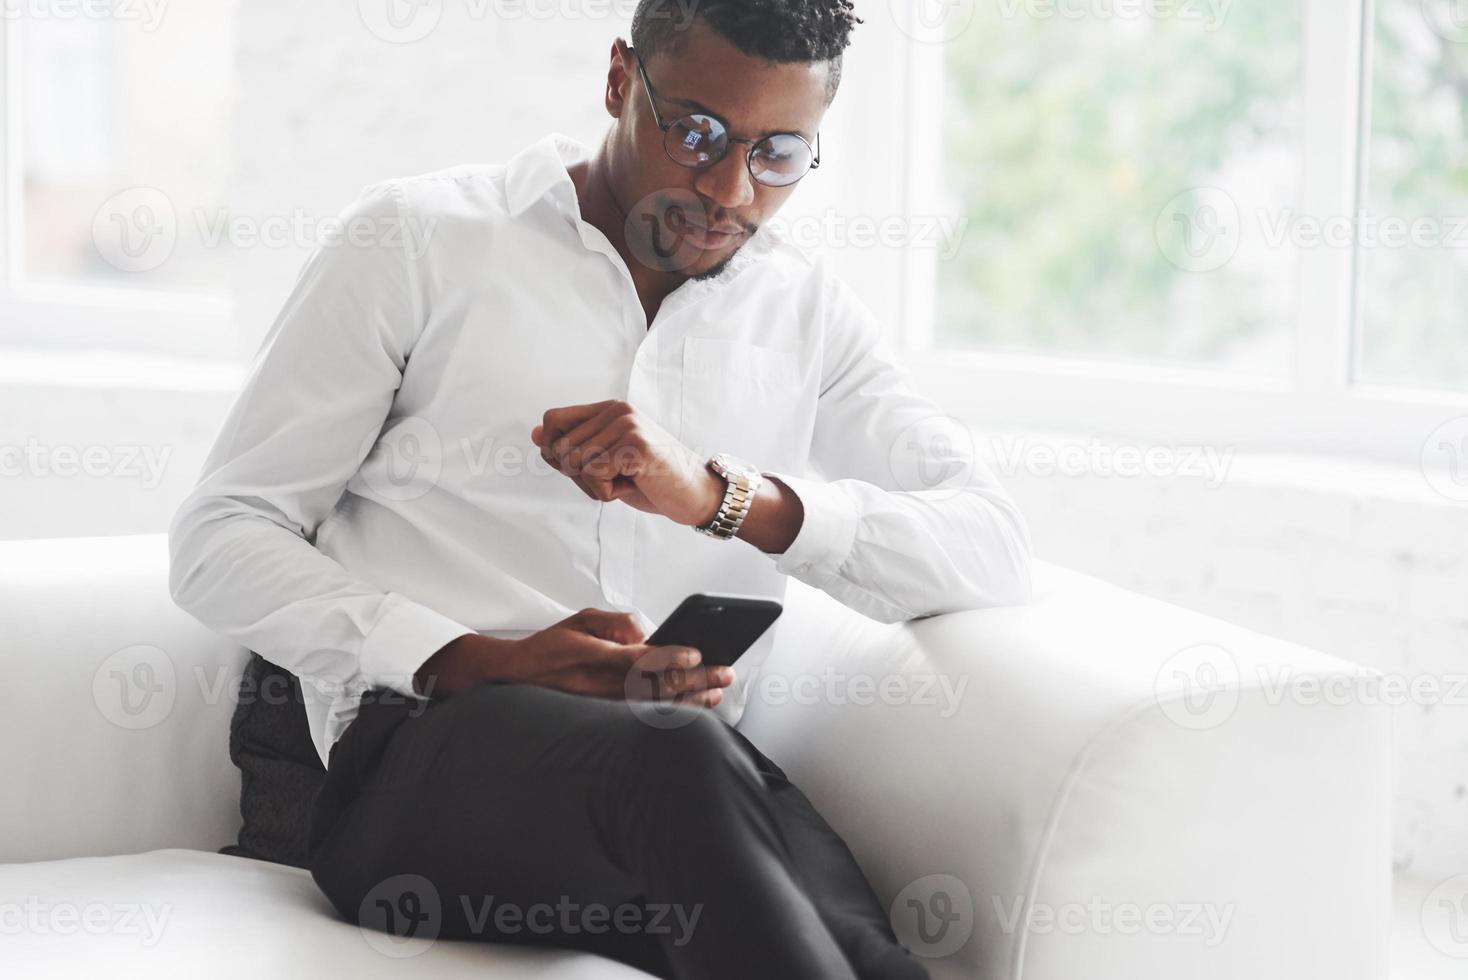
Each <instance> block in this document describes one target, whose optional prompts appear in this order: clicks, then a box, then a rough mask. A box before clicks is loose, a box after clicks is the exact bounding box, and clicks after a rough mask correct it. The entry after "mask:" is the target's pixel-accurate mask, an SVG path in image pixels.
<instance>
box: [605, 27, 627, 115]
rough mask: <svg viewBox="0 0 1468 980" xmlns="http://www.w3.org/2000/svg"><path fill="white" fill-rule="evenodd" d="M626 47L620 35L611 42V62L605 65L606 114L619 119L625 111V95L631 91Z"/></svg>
mask: <svg viewBox="0 0 1468 980" xmlns="http://www.w3.org/2000/svg"><path fill="white" fill-rule="evenodd" d="M627 51H628V48H627V47H626V42H625V41H623V40H622V39H621V38H620V37H619V38H617V39H616V40H614V41H613V42H612V63H611V64H610V65H609V66H608V67H607V90H606V106H607V115H609V116H611V117H612V118H613V119H621V118H622V113H624V112H626V111H627V97H628V93H629V92H630V91H631V88H630V83H631V82H632V73H631V71H629V70H628V68H627V58H628V54H627Z"/></svg>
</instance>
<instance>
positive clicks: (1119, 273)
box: [896, 0, 1468, 466]
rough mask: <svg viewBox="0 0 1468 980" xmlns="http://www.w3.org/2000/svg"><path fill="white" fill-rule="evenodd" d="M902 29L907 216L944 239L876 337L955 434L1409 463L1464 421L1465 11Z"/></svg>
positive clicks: (1250, 4)
mask: <svg viewBox="0 0 1468 980" xmlns="http://www.w3.org/2000/svg"><path fill="white" fill-rule="evenodd" d="M934 10H937V13H938V14H941V15H942V16H937V14H934ZM929 13H930V14H932V15H933V16H930V17H927V18H922V17H920V18H917V19H916V20H917V21H918V22H920V25H919V26H920V27H921V28H922V29H921V30H915V29H914V28H913V25H912V24H907V25H904V26H903V28H902V31H901V32H900V33H903V34H905V35H906V36H903V37H900V38H897V39H896V40H897V42H898V43H899V44H900V46H901V47H902V49H903V50H904V51H905V52H906V60H905V71H906V75H907V82H908V84H907V85H906V89H905V90H906V92H907V98H906V102H905V105H904V109H905V112H906V113H907V118H908V120H909V121H908V141H907V142H908V144H909V145H913V144H919V143H925V144H926V145H929V146H931V147H932V150H933V151H932V152H931V153H928V154H926V156H931V157H932V158H933V159H932V160H928V159H926V156H925V155H924V154H922V153H915V154H913V155H912V156H911V157H910V158H909V160H908V162H907V164H906V167H905V173H906V178H905V186H906V195H907V196H906V200H907V201H908V207H909V208H910V210H912V211H914V212H916V213H938V214H948V215H953V216H956V217H957V218H958V219H960V220H962V221H963V222H964V226H965V228H966V232H965V234H964V236H963V238H962V240H961V242H960V244H959V246H958V247H957V248H956V249H952V250H949V251H947V252H945V253H942V254H939V253H936V252H934V251H932V250H929V252H927V253H924V254H918V255H916V256H909V257H908V259H907V261H908V264H909V266H910V268H909V269H908V271H907V272H906V274H905V276H904V278H903V280H902V287H901V288H902V290H903V294H904V296H903V299H902V308H903V310H904V311H905V312H906V314H907V315H906V317H905V318H904V319H905V324H906V326H905V328H904V331H903V339H904V340H905V342H906V343H907V346H908V348H909V352H910V353H909V357H910V361H911V364H912V366H913V368H914V371H915V373H916V375H917V377H918V379H919V381H920V382H921V383H922V384H924V386H925V387H926V388H928V389H929V390H930V391H931V392H932V393H933V394H934V396H935V397H937V398H939V399H940V400H941V401H943V402H944V403H945V404H947V405H949V406H951V409H952V410H953V411H956V412H959V413H960V414H962V415H964V416H966V417H970V418H974V419H983V420H985V422H986V424H989V425H1015V426H1035V427H1039V426H1044V427H1054V428H1057V429H1060V430H1061V431H1074V427H1082V426H1084V427H1087V428H1089V429H1091V430H1093V431H1096V432H1098V433H1102V434H1112V435H1126V436H1128V437H1132V438H1145V439H1156V440H1166V439H1188V440H1192V441H1198V440H1206V441H1208V442H1210V443H1214V444H1219V445H1228V446H1232V447H1235V448H1240V449H1249V450H1265V451H1272V450H1280V451H1290V452H1301V451H1303V452H1311V453H1333V454H1341V455H1351V456H1364V457H1370V458H1376V459H1379V460H1383V461H1389V462H1394V463H1408V464H1411V465H1413V466H1417V465H1423V466H1425V465H1428V463H1429V460H1428V456H1429V455H1430V453H1429V449H1430V448H1431V446H1432V445H1435V444H1437V443H1440V442H1441V440H1436V442H1434V437H1433V433H1434V432H1436V431H1440V430H1441V429H1442V427H1443V426H1444V425H1448V424H1452V423H1453V420H1455V419H1462V418H1468V313H1465V312H1464V311H1465V310H1468V274H1465V273H1468V113H1465V111H1464V106H1465V105H1468V3H1465V2H1463V0H1232V2H1228V3H1215V2H1211V0H1138V2H1136V3H1130V2H1128V3H1120V2H1114V0H996V2H995V3H992V4H969V3H956V4H954V3H948V4H942V5H934V4H930V5H929ZM944 18H947V19H946V20H945V19H944ZM924 32H926V33H924ZM934 133H936V134H940V137H941V138H940V139H939V140H937V141H932V140H929V139H928V137H929V136H930V135H931V134H934ZM1078 406H1080V407H1081V412H1080V413H1079V414H1080V415H1083V416H1084V417H1078V411H1077V408H1078Z"/></svg>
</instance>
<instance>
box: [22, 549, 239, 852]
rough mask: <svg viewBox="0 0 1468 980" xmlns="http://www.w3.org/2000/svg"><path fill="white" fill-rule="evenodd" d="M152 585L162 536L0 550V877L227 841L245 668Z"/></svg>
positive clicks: (161, 558)
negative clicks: (8, 866) (62, 860)
mask: <svg viewBox="0 0 1468 980" xmlns="http://www.w3.org/2000/svg"><path fill="white" fill-rule="evenodd" d="M167 570H168V547H167V539H166V538H165V536H163V535H145V536H131V537H112V538H66V539H52V540H39V541H0V679H3V680H0V725H3V731H4V732H5V735H6V738H5V740H4V744H5V748H4V750H3V753H0V780H3V785H4V786H5V792H4V793H0V862H12V861H39V860H46V859H50V858H58V857H69V856H74V855H95V854H122V853H131V852H136V851H145V850H151V849H153V848H159V847H195V848H202V849H206V850H215V849H218V848H219V847H222V846H223V845H225V844H228V843H231V842H233V841H234V839H235V835H236V833H237V832H238V829H239V824H240V816H239V772H238V770H236V769H235V768H234V766H233V765H232V764H231V763H230V761H229V754H228V737H229V721H230V717H231V715H232V713H233V710H234V701H235V698H236V697H237V691H238V680H239V677H240V674H241V672H242V670H243V668H244V663H245V660H246V657H247V656H248V655H247V653H246V651H245V650H243V649H242V648H240V647H238V646H236V645H234V644H232V643H230V642H228V641H226V640H223V639H221V638H220V637H218V636H216V635H215V634H213V633H212V632H210V631H209V630H207V629H205V628H204V627H203V626H201V625H200V624H199V623H197V622H196V621H195V620H194V619H193V618H192V617H190V616H188V615H187V614H186V613H184V612H182V611H181V610H179V609H178V608H177V607H176V606H175V605H174V604H173V602H172V600H171V599H170V598H169V594H168V572H167Z"/></svg>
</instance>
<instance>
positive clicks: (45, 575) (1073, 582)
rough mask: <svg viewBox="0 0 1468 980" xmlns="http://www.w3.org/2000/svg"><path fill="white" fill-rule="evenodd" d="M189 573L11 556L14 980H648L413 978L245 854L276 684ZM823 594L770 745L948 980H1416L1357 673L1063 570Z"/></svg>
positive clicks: (1, 919) (789, 620)
mask: <svg viewBox="0 0 1468 980" xmlns="http://www.w3.org/2000/svg"><path fill="white" fill-rule="evenodd" d="M165 565H166V549H165V544H164V539H163V537H161V536H149V537H131V538H95V539H73V540H54V541H17V542H3V543H0V579H3V585H0V638H3V639H0V668H3V675H4V678H5V685H4V687H3V693H0V698H3V702H0V707H3V713H0V718H3V719H4V721H3V724H4V731H5V733H6V735H7V737H6V739H5V751H4V756H3V759H4V761H3V763H0V765H3V767H4V768H3V785H4V787H5V793H4V794H3V796H0V861H3V862H10V863H6V864H3V865H0V975H3V976H6V977H54V976H78V977H99V976H108V977H115V976H137V977H150V978H153V977H172V976H178V977H190V978H193V977H198V976H211V977H251V978H264V977H285V976H292V977H296V976H348V975H350V976H356V977H364V978H370V977H388V976H394V977H402V976H407V975H422V976H428V975H432V976H435V977H460V976H462V977H470V976H473V977H479V978H483V977H507V978H508V977H516V978H520V977H530V978H547V980H552V978H553V980H573V978H593V977H595V978H608V980H610V978H613V977H632V976H639V975H642V974H640V973H638V972H637V971H634V970H630V969H628V968H626V967H623V966H621V965H620V964H616V963H613V962H611V961H608V960H604V959H600V958H598V957H594V956H588V955H585V954H576V953H569V952H566V953H560V952H547V951H534V950H525V949H518V950H517V949H510V948H502V947H495V946H490V945H485V944H474V943H457V942H449V941H440V942H436V943H431V944H427V945H426V947H423V948H415V949H413V950H401V949H394V948H391V947H389V948H384V947H383V943H382V940H384V939H386V938H388V937H385V936H384V935H383V934H378V933H374V934H371V935H368V934H365V933H364V932H362V931H360V930H358V929H357V928H356V927H355V926H352V925H348V924H346V923H344V922H342V921H341V920H339V919H338V918H337V916H336V915H335V913H334V912H333V910H332V909H331V908H330V907H329V905H328V904H327V903H326V901H325V899H324V898H322V897H321V896H320V895H319V894H318V892H317V891H316V888H315V886H314V884H313V882H312V881H311V879H310V877H309V876H308V875H307V874H306V873H305V872H303V871H299V870H296V869H292V868H285V867H280V866H276V865H271V864H266V863H262V862H257V861H251V860H246V859H242V858H236V857H228V856H223V855H219V854H217V853H214V852H215V850H216V849H217V848H219V847H220V846H221V845H224V844H226V843H230V842H232V841H233V839H234V836H235V832H236V830H237V829H238V825H239V813H238V793H239V781H238V774H237V773H236V771H235V770H234V768H233V767H232V766H231V764H230V762H229V759H228V757H227V753H226V733H227V726H228V722H229V717H230V713H231V710H232V708H233V701H232V698H233V693H234V686H233V685H234V681H235V679H236V678H237V677H238V675H239V672H240V670H241V667H242V665H243V663H244V660H245V657H246V654H245V652H244V651H243V650H241V649H239V648H238V647H236V646H234V645H232V644H230V643H228V642H225V641H223V640H221V639H219V638H217V637H215V636H213V635H212V634H211V633H209V632H208V631H207V630H205V629H204V628H203V627H201V626H200V625H198V624H197V623H195V622H194V621H193V620H192V619H190V618H189V617H188V616H186V615H185V614H183V613H182V612H180V611H178V610H177V609H176V608H175V607H174V606H173V604H172V603H171V602H170V600H169V597H168V591H167V587H166V584H165ZM791 588H792V592H791V596H790V601H789V603H788V608H787V613H786V615H785V617H784V618H783V619H782V620H781V624H780V633H779V638H778V641H777V643H776V646H775V651H774V653H773V654H772V655H771V657H770V659H769V661H768V662H767V663H766V665H765V669H764V671H763V673H762V675H761V677H762V680H761V682H760V684H758V685H757V688H758V690H757V693H756V694H755V696H753V697H751V699H750V701H749V706H748V708H747V710H746V712H745V715H744V718H743V719H742V720H741V722H740V729H741V730H742V731H744V732H745V733H746V734H747V735H749V737H750V738H751V739H753V740H754V741H755V742H756V743H757V744H758V745H760V746H761V748H762V749H764V751H766V752H767V753H768V754H769V755H770V756H771V757H772V758H774V759H775V760H776V761H777V762H779V763H780V764H781V765H782V766H783V767H784V768H785V769H786V771H787V772H788V773H789V774H790V776H791V778H792V779H794V780H795V781H796V782H797V783H798V784H800V785H802V786H803V788H804V789H805V791H806V792H807V794H808V795H809V796H810V797H811V799H812V800H813V801H814V802H815V804H816V806H817V807H818V808H819V809H821V811H822V812H823V813H824V814H825V815H826V816H827V818H828V819H829V820H830V821H831V823H832V824H833V825H834V826H835V827H836V829H837V830H838V831H840V832H841V833H842V834H843V835H844V836H845V838H846V840H847V841H848V842H849V843H850V845H851V847H852V850H853V851H854V852H855V854H856V856H857V858H858V859H859V860H860V862H861V864H862V866H863V868H864V869H865V870H866V872H867V874H868V877H869V878H870V879H871V881H872V883H873V885H874V886H875V888H876V890H877V892H878V894H879V895H880V896H881V897H882V899H883V901H884V902H886V903H889V907H891V908H893V909H894V922H895V923H896V926H897V928H898V931H899V934H900V935H901V936H902V937H903V938H904V940H905V941H907V942H908V943H909V945H910V946H911V947H912V948H913V949H914V950H915V951H918V952H920V953H922V954H923V955H925V956H927V957H928V959H927V962H928V964H929V966H930V968H931V973H932V976H933V977H934V978H935V980H947V978H958V977H982V978H986V980H991V978H992V980H998V978H1006V980H1020V978H1024V980H1083V978H1084V980H1178V978H1182V977H1188V978H1218V980H1224V978H1226V980H1269V978H1280V980H1306V978H1316V977H1319V978H1329V980H1378V978H1381V977H1384V976H1385V975H1386V972H1387V965H1386V960H1387V943H1388V927H1389V919H1390V908H1389V904H1390V829H1389V806H1388V800H1389V795H1390V794H1389V785H1388V784H1389V770H1388V750H1389V745H1388V742H1389V719H1388V717H1387V715H1386V714H1385V712H1384V711H1383V710H1382V709H1379V708H1377V707H1374V706H1372V704H1371V703H1370V701H1371V699H1370V698H1365V697H1361V698H1354V697H1347V698H1341V697H1339V696H1337V697H1333V698H1328V699H1324V701H1322V699H1320V698H1318V697H1312V696H1311V695H1310V691H1311V690H1313V688H1312V687H1311V686H1310V685H1311V684H1313V683H1315V682H1316V681H1318V680H1319V679H1321V678H1329V679H1334V681H1333V684H1334V687H1333V689H1334V690H1336V691H1337V692H1338V693H1339V691H1341V690H1346V691H1350V690H1355V689H1356V687H1357V685H1360V684H1361V683H1363V682H1362V681H1361V680H1360V676H1359V672H1358V671H1357V669H1356V668H1353V667H1351V666H1350V665H1347V664H1344V663H1342V662H1340V661H1337V660H1334V659H1331V658H1329V657H1326V656H1324V655H1322V654H1319V653H1315V652H1313V651H1310V650H1307V649H1303V648H1301V647H1298V646H1294V645H1291V644H1287V643H1283V642H1279V641H1276V640H1272V639H1269V638H1266V637H1263V636H1259V635H1257V634H1253V633H1249V632H1246V631H1244V630H1241V629H1238V628H1236V627H1233V626H1230V625H1228V624H1226V623H1222V622H1219V621H1217V620H1213V619H1209V618H1206V617H1203V616H1200V615H1196V614H1193V613H1189V612H1185V611H1183V610H1180V609H1177V608H1175V607H1171V606H1168V605H1165V604H1163V603H1160V602H1155V601H1152V600H1148V599H1144V598H1141V597H1138V596H1135V595H1132V594H1129V593H1126V592H1124V591H1121V590H1119V589H1116V588H1112V587H1109V586H1106V585H1103V584H1101V583H1098V582H1096V581H1094V580H1092V579H1088V578H1085V577H1082V576H1079V575H1076V574H1073V573H1069V572H1065V571H1063V570H1060V569H1056V568H1052V567H1043V566H1042V568H1041V570H1040V574H1039V582H1038V592H1039V595H1038V598H1037V601H1036V602H1035V603H1034V604H1033V605H1030V606H1028V607H1024V608H1017V609H1004V610H993V611H984V612H969V613H961V614H955V615H950V616H942V617H935V618H932V619H928V620H923V621H919V622H916V623H911V624H905V625H901V626H887V625H882V624H877V623H873V622H871V621H868V620H866V619H863V618H862V617H860V616H857V615H856V614H853V613H850V612H848V611H847V610H845V609H844V608H843V607H841V606H839V605H837V604H836V603H834V602H833V601H832V600H830V599H828V598H827V597H826V596H824V595H823V594H821V593H817V592H814V591H812V590H810V589H808V588H806V587H805V586H802V585H800V584H799V583H794V582H792V583H791ZM1180 651H1181V652H1180ZM1210 671H1211V673H1210ZM1285 671H1289V672H1291V673H1290V674H1289V676H1291V677H1293V678H1294V679H1295V680H1296V681H1297V682H1299V686H1298V687H1295V688H1291V689H1288V690H1282V689H1281V688H1280V687H1279V686H1278V683H1277V682H1278V681H1279V680H1280V678H1281V677H1282V676H1284V674H1283V672H1285ZM772 678H775V679H779V682H780V683H787V682H788V684H789V686H788V687H781V686H779V684H777V682H776V681H772ZM940 680H946V682H947V684H948V687H947V688H944V687H942V686H941V685H939V684H937V683H936V681H940ZM1200 680H1201V681H1204V682H1206V684H1205V685H1204V686H1202V687H1200V686H1199V684H1198V682H1199V681H1200ZM782 692H783V693H782ZM919 909H921V910H922V911H921V913H920V912H919ZM920 914H921V915H922V916H924V918H923V921H921V922H919V921H918V916H919V915H920ZM1026 916H1028V918H1026ZM751 941H755V942H757V941H758V937H751ZM405 952H412V953H413V954H414V957H413V958H412V959H407V958H405V957H404V956H403V955H401V954H403V953H405Z"/></svg>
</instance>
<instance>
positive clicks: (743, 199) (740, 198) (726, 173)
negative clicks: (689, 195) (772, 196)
mask: <svg viewBox="0 0 1468 980" xmlns="http://www.w3.org/2000/svg"><path fill="white" fill-rule="evenodd" d="M748 152H749V151H748V148H747V147H745V145H744V144H743V143H736V144H734V145H733V146H731V147H729V152H728V153H727V154H725V156H724V159H722V160H720V161H719V162H718V163H716V164H714V165H713V166H712V167H709V168H708V169H707V170H704V171H701V172H700V173H699V175H698V179H697V180H695V181H694V182H693V186H694V189H696V190H697V191H698V192H699V193H700V194H702V195H703V196H704V197H706V198H709V199H710V200H712V201H714V202H716V203H717V204H718V205H719V206H720V207H722V208H726V209H729V210H733V209H735V208H742V207H748V206H749V205H750V204H752V203H754V178H752V177H751V176H750V175H749V165H748V164H747V163H746V162H745V158H746V157H747V156H748Z"/></svg>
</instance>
